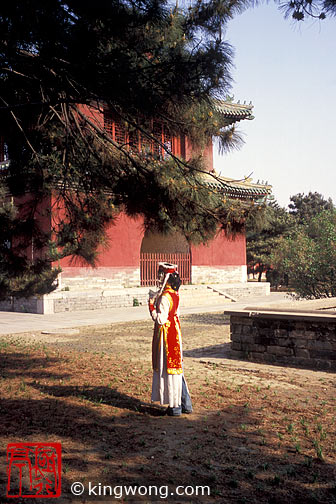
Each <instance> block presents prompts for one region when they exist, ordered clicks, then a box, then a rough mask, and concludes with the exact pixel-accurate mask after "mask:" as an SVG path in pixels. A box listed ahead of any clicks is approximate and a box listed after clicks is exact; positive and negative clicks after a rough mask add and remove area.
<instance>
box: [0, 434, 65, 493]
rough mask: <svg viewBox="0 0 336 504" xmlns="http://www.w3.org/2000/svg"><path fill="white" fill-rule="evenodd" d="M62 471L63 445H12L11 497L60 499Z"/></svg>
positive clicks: (9, 453)
mask: <svg viewBox="0 0 336 504" xmlns="http://www.w3.org/2000/svg"><path fill="white" fill-rule="evenodd" d="M61 468H62V446H61V443H9V444H8V445H7V476H8V480H7V497H26V498H27V497H31V498H34V497H35V498H37V497H38V498H43V497H45V498H53V497H59V496H60V495H61Z"/></svg>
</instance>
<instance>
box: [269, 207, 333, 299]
mask: <svg viewBox="0 0 336 504" xmlns="http://www.w3.org/2000/svg"><path fill="white" fill-rule="evenodd" d="M272 259H273V262H274V265H275V268H277V269H279V270H280V271H282V272H283V273H284V274H287V275H288V277H289V279H290V285H291V286H292V287H293V288H294V290H295V292H296V293H297V295H298V296H299V297H302V298H306V299H313V298H322V297H333V296H336V210H335V209H333V210H324V211H323V212H321V213H319V214H318V215H316V216H315V217H313V218H311V219H310V220H308V221H306V222H305V223H304V224H303V225H296V227H295V228H294V230H293V232H292V234H291V236H289V237H287V238H286V239H283V240H282V241H281V243H280V246H279V247H278V249H277V252H276V253H274V254H273V256H272Z"/></svg>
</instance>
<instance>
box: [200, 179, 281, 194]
mask: <svg viewBox="0 0 336 504" xmlns="http://www.w3.org/2000/svg"><path fill="white" fill-rule="evenodd" d="M204 178H205V182H206V183H207V185H208V186H210V187H211V188H213V189H216V190H217V191H220V192H222V193H223V194H225V195H227V196H228V197H232V198H241V199H260V198H264V197H265V196H267V195H268V194H270V193H271V189H272V187H271V186H270V185H266V184H254V183H253V182H251V180H250V179H245V180H243V181H240V180H239V181H238V180H233V179H229V178H227V177H222V176H219V175H215V174H214V176H213V175H211V174H210V173H209V174H204Z"/></svg>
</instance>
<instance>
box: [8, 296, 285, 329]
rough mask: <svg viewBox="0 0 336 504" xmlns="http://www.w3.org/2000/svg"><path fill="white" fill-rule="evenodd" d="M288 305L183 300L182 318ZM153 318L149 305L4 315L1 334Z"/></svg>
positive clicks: (271, 299) (266, 299) (268, 299)
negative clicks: (199, 303)
mask: <svg viewBox="0 0 336 504" xmlns="http://www.w3.org/2000/svg"><path fill="white" fill-rule="evenodd" d="M286 301H287V302H288V297H286V294H284V293H280V292H273V293H271V294H270V295H269V296H262V297H253V296H251V297H248V298H244V299H243V300H240V301H239V302H237V303H229V304H228V303H227V302H226V303H223V305H221V304H216V305H214V306H207V305H204V306H194V307H189V306H188V307H185V308H183V300H182V301H181V304H182V306H181V315H189V314H193V313H210V312H220V311H223V312H224V311H225V310H232V309H236V308H237V309H241V308H244V307H245V306H266V305H269V304H270V303H271V304H272V305H273V304H277V305H278V304H279V303H280V304H281V303H283V302H286ZM148 318H149V313H148V308H147V306H136V307H129V308H124V307H123V308H112V309H108V310H102V309H100V310H86V311H76V312H62V313H54V314H51V315H37V314H35V313H13V312H0V334H14V333H24V332H33V331H50V330H52V331H55V330H62V329H63V330H65V329H69V328H74V327H81V326H91V325H92V326H93V325H107V324H113V323H115V322H129V321H133V320H146V319H148Z"/></svg>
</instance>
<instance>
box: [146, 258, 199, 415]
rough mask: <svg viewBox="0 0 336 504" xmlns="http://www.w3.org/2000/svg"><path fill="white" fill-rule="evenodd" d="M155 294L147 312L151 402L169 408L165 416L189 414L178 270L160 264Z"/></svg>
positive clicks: (175, 267)
mask: <svg viewBox="0 0 336 504" xmlns="http://www.w3.org/2000/svg"><path fill="white" fill-rule="evenodd" d="M158 279H159V283H160V287H161V288H160V290H159V292H158V293H153V292H152V291H150V298H149V303H148V305H149V311H150V314H151V317H152V319H153V320H154V322H155V324H154V334H153V343H152V364H153V383H152V401H159V402H160V404H169V406H168V409H167V414H168V415H170V416H180V415H181V413H191V412H192V404H191V399H190V395H189V392H188V387H187V384H186V382H185V379H184V375H183V355H182V338H181V326H180V320H179V310H178V307H179V293H178V290H179V288H180V285H181V279H180V276H179V274H178V272H177V266H176V265H174V264H169V263H159V272H158Z"/></svg>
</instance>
